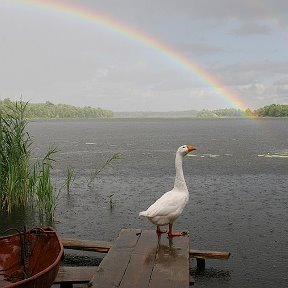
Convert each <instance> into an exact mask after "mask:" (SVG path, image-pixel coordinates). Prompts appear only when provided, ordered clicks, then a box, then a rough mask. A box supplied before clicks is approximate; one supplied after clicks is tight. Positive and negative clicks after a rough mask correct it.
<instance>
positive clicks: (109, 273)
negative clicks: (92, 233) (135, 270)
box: [89, 229, 141, 288]
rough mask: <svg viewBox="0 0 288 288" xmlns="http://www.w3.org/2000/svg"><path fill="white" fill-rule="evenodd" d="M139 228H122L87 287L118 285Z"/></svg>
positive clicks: (100, 287)
mask: <svg viewBox="0 0 288 288" xmlns="http://www.w3.org/2000/svg"><path fill="white" fill-rule="evenodd" d="M140 234H141V230H139V229H123V230H121V232H120V234H119V237H118V238H117V240H116V241H115V243H114V245H113V247H112V248H111V249H110V251H109V253H108V254H107V255H106V256H105V257H104V259H103V260H102V262H101V264H100V265H99V267H98V270H97V271H96V273H95V275H94V276H93V278H92V280H91V281H90V283H89V287H95V288H96V287H97V288H107V287H119V285H120V283H121V281H122V278H123V275H124V273H125V271H126V269H127V266H128V264H129V262H130V259H131V254H132V253H133V250H134V248H135V246H136V244H137V242H138V239H139V236H140Z"/></svg>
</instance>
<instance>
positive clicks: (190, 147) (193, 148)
mask: <svg viewBox="0 0 288 288" xmlns="http://www.w3.org/2000/svg"><path fill="white" fill-rule="evenodd" d="M187 148H188V151H189V152H191V151H193V150H197V149H196V147H194V146H192V145H189V146H187Z"/></svg>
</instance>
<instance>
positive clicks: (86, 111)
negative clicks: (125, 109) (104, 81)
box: [0, 98, 113, 119]
mask: <svg viewBox="0 0 288 288" xmlns="http://www.w3.org/2000/svg"><path fill="white" fill-rule="evenodd" d="M14 103H15V102H13V101H11V100H10V99H8V98H6V99H4V100H2V101H1V100H0V111H2V113H5V111H6V110H7V108H8V107H11V105H14ZM25 117H26V118H28V119H29V118H30V119H33V118H40V119H42V118H47V119H49V118H50V119H51V118H60V119H61V118H93V119H102V118H112V117H113V112H112V111H110V110H104V109H101V108H93V107H90V106H87V107H76V106H72V105H67V104H53V103H51V102H49V101H46V102H45V103H29V102H28V103H27V107H26V109H25Z"/></svg>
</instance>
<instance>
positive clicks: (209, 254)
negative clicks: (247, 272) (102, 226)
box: [62, 239, 230, 260]
mask: <svg viewBox="0 0 288 288" xmlns="http://www.w3.org/2000/svg"><path fill="white" fill-rule="evenodd" d="M62 244H63V246H64V248H65V249H75V250H84V251H95V252H100V253H108V251H109V250H110V248H111V247H112V246H113V242H108V241H94V240H75V239H62ZM189 256H190V258H205V259H219V260H227V259H229V257H230V253H229V252H226V251H209V250H195V249H190V251H189Z"/></svg>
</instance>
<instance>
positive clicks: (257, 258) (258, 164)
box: [1, 119, 288, 287]
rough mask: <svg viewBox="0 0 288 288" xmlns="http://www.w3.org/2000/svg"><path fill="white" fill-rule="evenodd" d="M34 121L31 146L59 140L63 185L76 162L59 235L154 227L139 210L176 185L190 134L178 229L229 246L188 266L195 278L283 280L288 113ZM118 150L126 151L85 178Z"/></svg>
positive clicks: (211, 246)
mask: <svg viewBox="0 0 288 288" xmlns="http://www.w3.org/2000/svg"><path fill="white" fill-rule="evenodd" d="M28 128H29V133H30V135H31V136H33V138H34V145H33V146H34V153H35V155H38V156H40V155H43V154H44V153H45V151H46V150H47V148H48V146H49V145H51V144H55V145H56V146H57V147H58V148H59V149H60V151H59V152H58V153H57V155H56V160H57V161H56V162H55V164H54V170H53V180H54V183H55V187H56V188H57V189H58V190H59V188H60V187H61V185H62V184H63V183H64V178H65V171H66V167H67V166H70V167H73V168H74V171H75V176H76V178H75V181H74V183H73V186H72V189H71V191H70V193H67V192H66V191H65V189H64V188H63V189H62V191H61V193H60V198H59V199H58V206H57V209H56V220H57V222H56V228H57V229H58V231H59V233H60V235H61V236H63V237H71V238H82V239H97V240H107V241H113V240H114V239H115V238H116V237H117V235H118V233H119V231H120V230H121V229H122V228H130V227H131V228H143V229H144V228H145V229H146V228H147V229H154V226H153V225H152V224H151V223H150V222H148V221H147V220H146V219H145V218H139V217H138V213H139V211H142V210H145V209H146V208H147V207H148V206H149V205H150V204H151V203H152V202H153V201H154V200H156V199H157V198H158V197H160V196H161V195H162V194H163V193H164V192H166V191H168V190H170V189H171V188H172V186H173V183H174V176H175V171H174V159H175V152H176V149H177V148H178V147H179V146H180V145H183V144H194V145H195V146H196V147H197V151H195V152H194V153H193V154H192V155H190V156H189V157H186V158H185V159H184V163H183V169H184V175H185V178H186V182H187V186H188V189H189V192H190V202H189V203H188V205H187V207H186V208H185V210H184V212H183V214H182V215H181V217H180V218H179V219H178V220H177V222H176V224H175V229H176V230H189V233H190V242H191V243H190V248H194V249H203V250H205V249H207V250H220V251H222V250H223V251H229V252H231V257H230V259H229V260H228V261H218V260H207V261H206V267H207V269H206V272H205V273H203V274H196V275H195V273H196V272H195V269H191V273H192V274H193V275H194V278H195V280H196V283H195V287H287V284H288V276H287V275H288V268H287V267H288V250H287V247H288V225H287V223H288V213H287V212H288V209H287V208H288V205H287V204H288V189H287V187H288V177H287V176H288V119H260V120H248V119H219V120H206V119H201V120H200V119H199V120H198V119H175V120H174V119H170V120H164V119H163V120H162V119H157V120H153V119H145V120H138V119H131V120H100V121H93V120H87V121H86V120H83V121H76V120H75V121H36V122H31V123H29V126H28ZM116 152H117V153H121V155H122V159H121V160H117V161H115V162H114V163H113V165H111V166H109V167H107V168H105V169H104V170H103V171H102V172H101V173H100V175H98V177H97V178H96V179H95V180H94V181H93V183H92V185H90V186H88V185H87V183H88V181H89V179H90V178H91V175H93V172H95V170H96V169H97V167H99V166H101V163H103V161H105V160H106V159H108V158H109V157H110V156H111V155H112V154H113V153H116ZM2 221H3V219H2ZM13 221H14V222H15V223H16V222H17V221H18V220H17V219H14V220H13ZM13 221H12V222H13ZM4 222H5V221H4ZM20 222H21V221H20ZM5 223H6V225H8V224H11V221H10V222H7V221H6V222H5ZM17 223H18V222H17ZM4 226H5V225H4ZM4 226H3V224H2V227H1V228H3V227H4ZM191 266H192V267H193V266H195V261H193V260H192V261H191Z"/></svg>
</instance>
